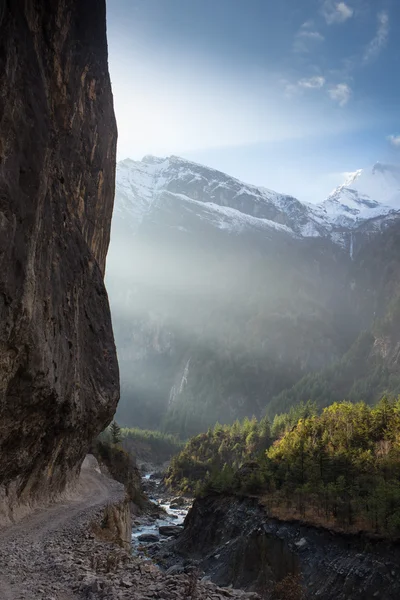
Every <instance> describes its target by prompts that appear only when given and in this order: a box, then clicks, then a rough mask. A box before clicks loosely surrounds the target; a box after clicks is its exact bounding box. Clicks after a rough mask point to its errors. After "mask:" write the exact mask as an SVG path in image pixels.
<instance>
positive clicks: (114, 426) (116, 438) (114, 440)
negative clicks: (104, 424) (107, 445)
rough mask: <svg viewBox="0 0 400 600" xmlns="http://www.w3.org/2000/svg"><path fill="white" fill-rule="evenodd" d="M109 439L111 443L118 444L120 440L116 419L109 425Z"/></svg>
mask: <svg viewBox="0 0 400 600" xmlns="http://www.w3.org/2000/svg"><path fill="white" fill-rule="evenodd" d="M110 433H111V441H112V443H113V444H119V443H120V442H121V427H120V426H119V425H118V423H117V422H116V421H113V422H112V423H111V425H110Z"/></svg>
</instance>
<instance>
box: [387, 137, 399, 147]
mask: <svg viewBox="0 0 400 600" xmlns="http://www.w3.org/2000/svg"><path fill="white" fill-rule="evenodd" d="M386 139H387V141H388V142H389V143H390V144H391V145H392V146H394V147H395V148H400V135H388V137H387V138H386Z"/></svg>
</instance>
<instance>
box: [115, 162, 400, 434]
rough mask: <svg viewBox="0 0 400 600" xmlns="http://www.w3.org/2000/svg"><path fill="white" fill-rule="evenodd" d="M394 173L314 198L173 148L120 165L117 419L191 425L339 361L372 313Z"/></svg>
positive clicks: (231, 412)
mask: <svg viewBox="0 0 400 600" xmlns="http://www.w3.org/2000/svg"><path fill="white" fill-rule="evenodd" d="M397 175H398V173H397V171H396V169H395V168H394V167H389V166H384V165H379V164H377V165H375V166H374V167H373V168H371V169H367V170H364V171H360V172H357V173H355V174H353V175H352V176H351V177H349V178H348V179H347V181H346V182H345V184H344V185H343V186H340V187H339V188H338V189H337V190H336V191H335V192H333V193H332V194H331V195H330V196H329V197H328V199H327V200H325V202H322V203H321V204H319V205H310V204H304V203H301V202H300V201H298V200H296V199H295V198H292V197H290V196H286V195H283V194H278V193H276V192H273V191H271V190H267V189H265V188H257V187H255V186H251V185H248V184H244V183H242V182H240V181H238V180H237V179H234V178H232V177H229V176H228V175H225V174H223V173H220V172H218V171H215V170H213V169H210V168H207V167H204V166H201V165H197V164H195V163H191V162H188V161H186V160H183V159H180V158H178V157H169V158H167V159H161V158H155V157H145V158H144V159H143V161H140V162H135V161H131V160H125V161H122V162H121V163H119V165H118V167H117V194H116V211H115V213H114V219H113V243H112V246H111V249H110V257H109V263H108V264H109V266H108V274H107V278H108V285H109V289H110V295H111V301H112V307H113V321H114V327H115V332H116V339H117V344H118V354H119V360H120V365H121V371H122V390H123V393H122V400H121V404H120V409H119V411H120V413H119V414H120V419H121V420H122V421H123V422H125V423H127V424H132V425H133V424H139V425H142V426H146V427H154V425H160V423H161V421H162V420H163V422H164V425H165V426H166V428H167V429H169V430H170V431H173V432H178V433H181V434H182V435H187V434H188V433H196V432H197V431H200V430H204V428H207V427H208V426H209V425H210V424H211V423H213V422H215V421H217V420H220V421H232V420H234V419H235V418H236V417H238V418H242V417H244V416H245V415H249V416H251V415H252V414H255V415H260V414H262V413H263V411H265V409H266V408H267V407H268V405H269V404H271V402H272V400H273V399H274V398H276V397H277V396H278V395H279V394H280V393H281V392H282V391H283V390H285V389H290V388H291V387H292V386H294V385H295V384H296V383H297V382H298V381H299V380H300V379H301V378H302V377H303V376H304V375H306V374H308V373H310V372H316V371H319V370H320V369H324V368H325V367H327V366H328V365H330V364H332V363H335V361H336V362H337V361H339V360H341V359H342V357H343V355H344V354H345V353H346V352H347V351H349V350H350V349H351V347H352V344H353V343H355V341H356V339H357V337H358V336H359V334H360V333H361V332H362V331H363V330H364V329H368V328H370V327H371V326H372V323H373V321H374V319H375V317H376V310H377V308H376V307H377V302H376V299H374V297H375V296H374V295H376V288H375V284H376V281H375V280H376V274H375V275H373V270H375V269H376V266H374V267H373V269H372V265H375V264H376V261H374V260H372V259H371V260H369V261H366V260H365V256H367V255H368V254H371V256H372V255H374V256H375V255H376V247H379V248H380V247H382V240H383V239H389V238H390V237H391V236H392V237H393V236H394V237H396V231H397V230H396V227H397V223H398V217H399V212H398V210H397V208H396V202H397V200H396V199H397V198H398V179H397ZM367 189H371V196H368V195H367V191H366V190H367ZM380 189H382V199H383V201H384V202H383V201H382V202H379V197H378V193H379V190H380ZM398 206H400V203H399V205H398ZM390 232H391V233H390ZM377 245H378V246H377ZM372 248H375V250H372ZM383 254H384V253H382V252H380V253H379V252H378V255H379V256H381V257H382V260H385V259H384V256H383ZM377 272H379V267H378V268H377ZM388 278H389V279H390V276H389V275H388ZM387 305H388V304H387V300H385V302H384V303H381V304H380V307H379V310H380V311H381V312H382V310H386V307H387ZM275 404H276V403H275Z"/></svg>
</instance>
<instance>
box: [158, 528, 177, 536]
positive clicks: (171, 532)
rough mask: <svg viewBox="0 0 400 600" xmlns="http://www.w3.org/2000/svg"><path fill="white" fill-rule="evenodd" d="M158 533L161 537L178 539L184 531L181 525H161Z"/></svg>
mask: <svg viewBox="0 0 400 600" xmlns="http://www.w3.org/2000/svg"><path fill="white" fill-rule="evenodd" d="M158 531H159V533H160V534H161V535H165V536H166V537H177V536H178V535H180V534H181V533H182V531H183V528H182V527H181V526H179V525H161V526H160V527H159V528H158Z"/></svg>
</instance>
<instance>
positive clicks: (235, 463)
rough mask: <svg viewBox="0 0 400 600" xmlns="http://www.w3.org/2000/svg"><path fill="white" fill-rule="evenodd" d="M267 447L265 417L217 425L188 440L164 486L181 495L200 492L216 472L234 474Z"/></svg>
mask: <svg viewBox="0 0 400 600" xmlns="http://www.w3.org/2000/svg"><path fill="white" fill-rule="evenodd" d="M270 444H271V427H270V423H269V421H268V419H267V418H265V419H262V420H261V421H257V419H256V418H255V417H253V418H252V419H248V418H245V419H244V420H243V421H242V422H241V423H240V422H239V421H235V422H234V423H233V424H232V425H220V424H219V423H217V424H216V425H215V427H214V428H213V429H211V428H210V429H209V430H208V431H207V433H201V434H199V435H196V436H195V437H193V438H191V439H190V440H189V441H188V442H187V443H186V445H185V446H184V448H183V450H182V451H181V452H180V453H179V454H178V455H177V456H175V457H174V458H173V459H172V461H171V465H170V468H169V470H168V472H167V475H166V483H167V485H169V486H171V487H172V488H175V489H179V490H180V491H181V492H184V493H193V492H195V493H200V492H201V490H202V489H203V486H204V484H205V483H206V482H208V481H214V482H215V481H216V479H217V477H218V475H219V474H220V473H224V474H226V473H227V471H228V470H229V473H232V474H233V472H234V471H235V469H238V468H240V467H241V466H242V464H243V463H244V462H246V461H249V460H254V459H256V458H257V456H259V455H260V454H261V453H263V451H265V450H266V448H268V447H269V445H270Z"/></svg>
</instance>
